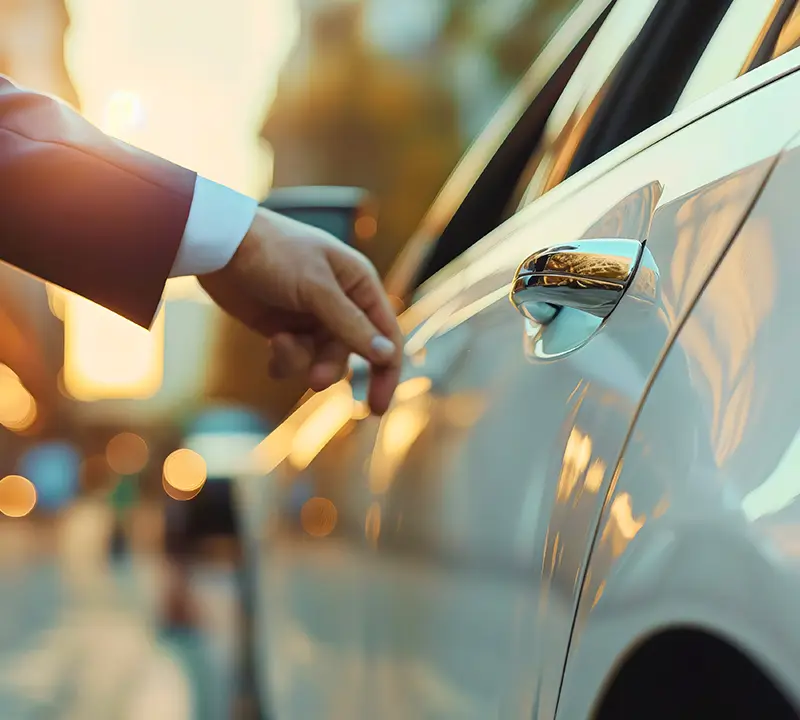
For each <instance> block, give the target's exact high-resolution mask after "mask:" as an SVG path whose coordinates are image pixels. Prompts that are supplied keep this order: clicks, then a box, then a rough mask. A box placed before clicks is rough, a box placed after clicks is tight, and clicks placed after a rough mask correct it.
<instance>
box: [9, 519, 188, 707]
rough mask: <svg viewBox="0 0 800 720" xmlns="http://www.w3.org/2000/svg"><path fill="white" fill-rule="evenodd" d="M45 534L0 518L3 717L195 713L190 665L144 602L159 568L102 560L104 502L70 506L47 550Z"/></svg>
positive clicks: (151, 589)
mask: <svg viewBox="0 0 800 720" xmlns="http://www.w3.org/2000/svg"><path fill="white" fill-rule="evenodd" d="M43 535H46V532H43V531H42V530H41V529H37V528H34V527H32V526H31V525H30V524H28V523H26V522H24V521H23V522H3V523H2V526H0V548H2V550H1V551H0V707H2V708H3V717H8V718H14V719H15V720H28V718H30V719H31V720H34V718H35V719H36V720H41V719H42V718H48V719H49V718H53V719H54V720H162V718H163V720H194V718H195V713H194V711H193V708H192V688H191V685H190V682H189V679H188V677H187V673H186V671H185V669H184V668H183V667H182V664H181V661H180V659H179V658H178V657H177V655H176V653H174V652H172V651H171V650H170V649H169V648H168V646H166V645H165V644H164V643H162V642H159V639H158V638H157V636H156V632H155V627H154V624H153V618H152V612H151V611H150V610H151V609H150V608H148V607H147V605H148V604H149V603H148V602H147V600H148V596H149V595H151V594H152V592H153V588H155V587H157V585H158V577H157V571H156V568H155V567H154V566H151V567H148V565H147V564H146V563H140V562H137V561H135V560H134V561H133V562H132V563H131V564H130V565H129V566H128V567H127V568H126V567H122V568H113V567H112V566H111V565H110V564H109V563H108V562H107V561H106V559H105V557H104V552H105V549H107V547H108V545H107V542H104V541H105V540H107V537H108V516H107V513H106V512H105V511H104V508H103V507H102V506H101V505H92V504H90V503H86V504H82V505H78V506H76V507H74V508H71V509H70V513H69V515H68V516H67V517H66V518H64V519H63V521H59V526H58V528H57V532H56V537H55V542H53V543H52V547H51V548H45V549H43V547H42V536H43ZM148 584H149V585H151V587H150V588H148V587H146V586H147V585H148ZM132 589H133V590H135V592H132ZM148 589H149V590H150V592H148Z"/></svg>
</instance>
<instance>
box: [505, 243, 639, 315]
mask: <svg viewBox="0 0 800 720" xmlns="http://www.w3.org/2000/svg"><path fill="white" fill-rule="evenodd" d="M643 247H644V246H643V245H642V243H641V242H639V241H638V240H624V239H613V238H612V239H598V240H579V241H577V242H574V243H571V244H567V245H557V246H554V247H549V248H546V249H544V250H539V251H537V252H535V253H534V254H533V255H531V256H530V257H529V258H528V259H527V260H525V262H523V263H522V265H520V266H519V269H518V270H517V272H516V275H515V276H514V283H513V285H512V289H511V302H512V303H513V304H514V306H515V307H516V308H517V309H518V310H519V311H520V312H521V313H522V314H523V315H524V316H525V317H527V318H528V319H530V320H532V321H534V322H536V323H539V324H542V325H546V324H547V323H549V322H551V321H552V320H553V319H554V318H555V317H556V315H557V314H558V313H559V311H560V310H561V309H562V308H573V309H575V310H580V311H582V312H586V313H589V314H590V315H594V316H595V317H599V318H603V319H605V318H606V317H608V316H609V315H610V314H611V311H612V310H613V309H614V308H615V307H616V305H617V303H618V302H619V301H620V298H621V297H622V296H623V294H624V293H625V290H626V289H627V288H628V285H629V284H630V281H631V279H632V278H633V276H634V273H635V271H636V267H637V265H638V263H639V260H640V259H641V257H642V250H643Z"/></svg>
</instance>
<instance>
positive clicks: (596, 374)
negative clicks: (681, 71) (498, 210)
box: [366, 63, 800, 718]
mask: <svg viewBox="0 0 800 720" xmlns="http://www.w3.org/2000/svg"><path fill="white" fill-rule="evenodd" d="M764 69H766V68H764ZM791 70H793V67H792V66H791V63H787V64H786V65H785V66H781V67H777V66H776V67H772V68H770V69H769V72H759V71H758V70H756V71H754V72H753V73H751V74H749V75H746V76H744V77H742V78H741V79H740V80H737V81H736V82H735V83H733V84H732V85H730V86H729V87H727V88H725V92H724V93H722V94H717V95H712V96H710V97H708V98H705V99H704V100H700V101H699V102H698V103H695V104H694V105H692V106H690V107H689V108H687V109H686V110H685V111H683V112H682V113H680V114H678V115H675V116H673V117H671V118H669V119H668V120H666V121H665V122H663V123H661V124H660V125H659V126H657V127H655V128H653V129H652V130H651V131H649V132H648V133H647V134H646V135H645V136H642V137H638V138H635V139H634V140H632V141H631V142H630V143H628V144H627V145H625V146H624V147H623V148H621V149H620V150H619V151H617V152H616V153H614V154H612V155H611V156H609V157H606V158H604V159H602V160H600V161H598V163H596V164H595V165H594V166H591V167H590V168H588V169H587V170H585V171H584V172H582V173H579V174H578V175H576V176H575V177H574V178H573V179H572V180H570V181H567V182H565V183H564V184H562V185H561V186H559V187H557V188H556V189H555V190H553V191H552V192H550V193H548V194H547V195H544V196H543V197H542V198H541V199H540V200H538V201H536V202H534V203H533V204H532V205H530V206H529V207H528V208H527V209H526V210H525V211H523V212H522V213H521V214H520V215H519V216H518V217H517V218H515V220H514V221H513V222H511V223H509V224H508V226H504V227H502V228H500V229H499V230H498V231H497V233H495V236H494V237H489V238H487V239H486V240H485V241H484V242H482V243H481V244H479V245H478V246H476V247H475V248H474V249H473V250H472V251H470V252H468V253H467V254H466V255H465V256H464V257H463V258H461V259H460V260H459V261H458V263H457V268H456V269H453V268H451V269H450V270H449V271H448V273H447V274H446V276H445V277H444V278H443V279H441V280H438V282H437V279H434V281H433V283H431V285H429V286H428V287H427V288H426V289H425V295H424V297H423V299H422V300H425V299H428V298H431V297H435V298H436V299H435V302H433V301H431V302H433V304H435V305H436V306H438V307H439V308H443V309H441V310H440V311H439V312H438V313H437V314H435V315H434V316H432V318H431V319H430V320H429V321H428V325H429V326H430V328H429V329H426V326H425V325H423V328H422V329H420V330H419V331H418V335H417V336H416V337H417V338H419V337H421V338H422V339H421V340H419V341H417V342H415V338H413V337H412V339H411V340H410V347H409V348H408V352H409V355H410V357H411V362H413V361H414V360H415V359H416V361H417V362H418V363H419V367H420V368H421V369H422V370H421V373H420V374H421V375H423V376H424V375H425V368H426V367H430V368H431V371H432V373H431V374H433V372H434V371H435V372H436V375H437V376H436V377H434V378H432V382H431V385H430V389H429V390H428V391H427V392H425V393H422V394H417V395H415V396H414V397H410V398H408V399H406V400H404V399H403V398H402V397H401V400H400V401H399V402H398V403H397V404H396V406H395V407H394V408H393V410H392V411H391V413H390V414H389V416H388V417H387V418H385V419H384V421H383V423H382V425H381V427H380V429H379V432H378V437H377V441H376V443H375V450H374V452H373V454H372V457H371V460H370V465H369V469H368V472H367V478H366V482H367V485H368V487H369V488H370V490H371V491H372V493H373V496H374V501H373V502H374V503H375V504H374V505H373V506H372V508H371V509H370V511H369V512H370V513H371V514H372V517H373V519H372V522H371V527H373V528H375V527H376V526H377V525H378V523H377V521H376V520H375V518H380V524H379V526H380V533H379V537H378V541H377V542H375V543H374V545H375V548H376V553H375V556H374V558H373V563H374V565H373V567H372V569H371V570H370V571H369V576H370V577H372V578H374V579H375V581H376V582H381V581H382V582H385V583H386V584H387V587H386V590H385V593H384V596H383V597H381V599H380V600H378V599H375V600H374V601H373V602H371V603H368V609H369V612H370V617H371V618H372V623H371V624H370V625H369V629H368V631H367V632H368V634H369V636H370V638H371V640H370V642H371V643H373V644H375V645H377V646H381V645H383V649H382V652H380V653H377V654H378V656H379V657H380V656H381V655H383V653H384V652H386V651H387V649H388V654H389V655H390V656H393V657H395V658H403V657H404V658H405V661H404V663H403V664H401V667H409V665H410V666H412V667H413V666H414V665H415V664H418V666H419V667H422V668H425V673H424V674H425V675H426V676H427V677H428V678H429V679H428V682H430V683H433V682H434V679H435V680H436V683H437V692H440V693H441V696H440V699H438V700H435V699H434V695H433V692H432V691H431V694H430V695H429V696H428V699H427V701H426V704H424V705H422V711H423V714H424V716H426V717H437V716H448V717H475V718H479V717H490V716H502V717H525V716H527V713H528V712H530V708H531V707H534V708H535V715H536V716H537V717H552V716H553V714H554V712H555V705H556V700H557V695H558V687H559V683H560V678H561V675H562V671H563V665H564V660H565V656H566V650H567V647H568V643H569V637H570V633H571V629H572V623H573V618H574V616H575V608H576V605H577V600H578V594H579V592H580V588H581V586H582V583H583V579H584V578H583V573H584V570H585V567H586V560H587V557H588V551H589V545H590V542H591V540H592V538H593V534H594V530H595V527H596V525H597V521H598V518H599V515H600V511H601V507H602V503H603V500H604V498H605V495H606V492H607V490H608V488H609V486H610V484H611V483H612V482H613V477H612V470H613V468H614V467H615V461H616V458H617V456H618V454H619V452H620V450H621V447H622V444H623V442H624V439H625V437H626V434H627V431H628V428H629V426H630V422H631V420H632V418H633V414H634V412H635V410H636V408H637V407H638V404H639V401H640V398H641V396H642V393H643V392H644V389H645V386H646V383H647V379H648V377H649V376H650V374H651V372H652V370H653V368H654V366H655V363H656V361H657V359H658V357H659V355H660V353H661V352H662V351H663V349H664V347H665V343H666V342H667V341H668V339H669V337H670V334H671V332H672V330H673V329H674V327H675V324H676V322H678V321H679V319H680V318H681V317H682V315H683V314H684V313H685V312H686V311H687V310H688V309H689V308H690V307H691V304H692V302H693V301H694V299H695V298H696V296H697V293H698V292H699V291H700V289H701V288H702V286H703V284H704V282H705V280H706V279H707V277H708V276H709V274H710V273H711V272H712V271H713V269H714V267H715V265H716V263H717V262H718V260H719V258H720V256H721V254H722V252H723V250H724V248H725V247H726V245H727V242H728V240H729V239H730V238H731V237H732V235H733V234H734V233H735V232H736V231H737V229H738V227H739V226H740V224H741V223H742V221H743V220H744V218H745V217H746V214H747V212H748V209H749V208H750V207H751V206H752V203H753V202H754V200H755V199H756V198H757V196H758V193H759V190H760V188H761V187H762V185H763V183H764V181H765V179H766V178H767V176H768V174H769V171H770V169H771V167H772V165H773V163H774V159H775V157H776V156H777V154H778V152H779V151H780V150H781V148H782V146H783V145H784V144H785V143H786V142H787V141H788V140H789V139H790V138H791V137H792V136H793V135H794V133H795V132H796V131H797V130H798V129H800V123H798V121H797V119H795V118H793V117H791V116H788V117H781V114H782V113H780V112H779V111H778V109H779V108H781V107H787V106H789V105H790V102H791V99H792V98H793V97H796V94H797V92H798V91H800V77H798V75H797V74H794V73H791V72H790V71H791ZM787 72H788V73H789V74H787V75H785V76H783V77H781V75H783V73H787ZM581 238H583V239H586V240H588V241H593V240H603V241H606V242H604V243H603V244H602V245H600V244H599V243H596V244H595V245H594V247H599V249H598V250H597V251H594V250H592V245H591V244H590V243H589V242H587V243H586V244H582V243H580V242H576V240H577V239H581ZM625 240H632V241H634V242H636V243H642V244H643V245H644V249H643V250H642V254H641V262H640V265H639V267H638V269H637V271H636V274H635V276H634V279H633V282H632V283H631V285H630V286H629V289H628V292H627V293H626V294H624V295H623V296H622V298H621V300H619V303H618V304H617V305H616V307H615V308H614V310H613V312H612V313H611V314H610V315H608V316H607V317H606V318H604V319H603V320H601V319H600V318H598V316H597V315H595V314H592V313H591V312H586V310H585V308H584V307H583V306H582V302H583V301H582V300H580V299H579V297H584V293H586V291H587V288H585V287H583V286H584V285H586V284H588V281H589V279H591V278H586V277H583V276H581V277H578V278H574V277H572V276H570V277H569V278H568V280H569V281H570V282H568V283H566V284H565V285H564V287H563V290H564V292H565V297H566V296H569V297H570V298H572V297H574V300H567V301H566V302H565V304H564V305H562V306H561V307H562V309H561V311H560V312H559V314H558V315H556V316H555V318H553V319H552V320H549V322H546V323H545V324H539V323H537V322H536V321H537V320H538V319H540V316H538V315H537V314H536V311H535V310H534V311H531V312H527V313H526V315H521V314H520V313H518V312H516V310H515V308H513V307H512V306H511V304H509V303H508V302H507V301H506V296H507V294H508V292H509V290H510V289H511V290H513V286H511V285H510V281H512V280H513V278H514V273H515V269H516V268H517V266H518V265H519V264H520V263H525V261H526V260H528V259H529V258H532V259H534V260H537V259H539V258H534V256H536V253H537V252H538V251H541V250H543V249H544V250H547V249H548V248H555V251H554V254H555V255H556V256H557V259H558V260H559V261H560V264H559V262H556V263H555V264H556V266H557V267H560V268H561V272H569V273H573V272H574V270H573V268H576V267H577V268H579V267H580V266H581V265H583V264H585V266H586V267H587V268H589V270H590V271H591V273H595V274H600V275H601V277H605V273H604V271H603V263H602V262H600V263H599V264H598V262H597V258H596V256H594V253H595V252H596V253H597V255H600V256H602V257H603V258H604V259H605V260H606V261H607V262H609V264H614V263H617V262H619V263H621V264H623V265H624V263H625V262H626V260H627V258H628V257H629V256H628V255H627V253H626V249H625V248H626V246H627V243H624V242H623V241H625ZM563 246H567V247H568V248H570V249H571V250H570V251H566V250H564V247H563ZM573 250H574V252H573ZM569 254H572V255H573V259H572V261H570V259H569V258H567V260H566V261H564V260H563V256H565V255H569ZM559 255H561V256H562V257H558V256H559ZM530 267H531V269H532V270H536V269H537V268H538V267H540V266H539V265H537V264H536V262H535V261H532V262H531V266H530ZM545 267H546V266H545ZM564 268H567V269H568V270H564ZM591 273H590V274H591ZM554 274H557V273H554ZM559 287H561V286H559ZM542 297H547V294H546V293H540V294H539V296H538V298H539V299H541V298H542ZM524 302H525V299H524V298H522V297H520V303H521V304H522V303H524ZM555 304H556V305H558V303H555ZM521 309H523V310H526V308H525V307H524V305H523V306H522V308H521ZM454 346H455V347H456V348H457V350H456V352H457V353H458V359H457V360H456V361H453V360H452V359H451V358H452V355H453V353H454ZM459 346H460V347H459ZM440 356H441V357H445V358H447V360H446V361H445V362H444V365H445V366H446V370H445V371H441V370H439V367H440V366H439V358H440ZM417 385H420V384H419V383H417ZM375 532H376V531H375V530H373V534H374V533H375ZM379 638H381V640H379ZM398 676H399V677H400V678H402V680H401V681H398ZM392 681H393V683H395V684H397V683H398V682H400V683H401V684H402V685H403V689H404V691H403V692H400V691H398V690H395V692H396V693H397V696H399V697H405V698H409V697H414V696H417V697H419V696H420V695H421V694H422V693H423V690H422V688H421V684H422V683H421V681H420V680H416V679H414V677H413V675H412V674H411V672H410V671H407V672H406V673H402V672H398V673H397V674H396V675H394V676H393V677H392ZM377 694H378V691H376V695H377ZM407 702H408V701H407ZM437 702H438V703H441V704H437ZM372 707H373V708H374V709H375V710H376V711H377V710H378V709H380V711H381V712H382V713H386V712H387V707H385V706H382V705H380V704H379V703H378V702H377V700H376V704H374V705H373V706H372ZM413 710H418V708H417V707H414V706H413V705H409V704H406V705H405V707H404V710H403V712H412V711H413ZM382 716H384V717H388V716H389V715H386V714H383V715H382ZM406 716H407V715H406Z"/></svg>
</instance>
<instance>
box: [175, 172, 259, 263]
mask: <svg viewBox="0 0 800 720" xmlns="http://www.w3.org/2000/svg"><path fill="white" fill-rule="evenodd" d="M257 206H258V203H257V202H256V201H255V200H254V199H253V198H251V197H248V196H247V195H242V194H241V193H238V192H236V191H235V190H231V189H230V188H228V187H225V186H224V185H220V184H219V183H215V182H213V181H212V180H207V179H206V178H204V177H201V176H200V175H198V176H197V180H196V181H195V185H194V197H193V199H192V205H191V208H190V209H189V219H188V220H187V221H186V229H185V230H184V232H183V239H182V240H181V245H180V248H179V249H178V255H177V257H176V258H175V263H174V264H173V266H172V272H170V274H169V276H170V277H171V278H174V277H185V276H187V275H205V274H206V273H211V272H214V271H216V270H221V269H222V268H224V267H225V266H226V265H227V264H228V263H229V262H230V260H231V258H232V257H233V255H234V253H235V252H236V250H237V249H238V247H239V245H240V244H241V242H242V240H243V239H244V236H245V235H246V234H247V231H248V230H249V229H250V225H251V224H252V223H253V218H254V217H255V214H256V207H257Z"/></svg>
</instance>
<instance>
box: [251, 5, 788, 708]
mask: <svg viewBox="0 0 800 720" xmlns="http://www.w3.org/2000/svg"><path fill="white" fill-rule="evenodd" d="M798 44H800V10H798V7H797V3H796V2H795V0H778V2H773V0H616V2H612V1H611V0H585V1H584V2H583V3H581V4H580V5H579V6H578V8H577V9H576V10H574V12H573V13H572V14H571V16H570V17H569V18H568V20H567V21H566V22H565V23H564V24H563V25H562V27H561V28H560V29H559V31H558V32H557V33H556V35H555V37H554V39H553V40H552V41H551V42H550V44H549V45H548V46H547V47H546V49H545V50H544V52H543V53H542V54H541V56H540V57H539V59H538V60H537V61H536V63H535V64H534V65H533V67H532V68H531V70H530V72H529V73H528V74H527V76H526V77H525V78H524V80H523V81H522V83H521V85H520V87H519V88H518V89H517V91H516V92H515V93H514V94H513V95H512V96H511V97H510V98H509V100H508V101H507V104H506V105H505V106H504V107H503V108H502V109H501V110H500V113H499V115H498V118H497V120H496V121H495V122H494V123H493V124H492V125H491V126H490V127H489V128H488V129H487V130H486V132H485V134H484V135H483V136H482V137H481V138H480V139H479V140H478V142H477V143H476V144H475V146H474V147H473V149H472V150H471V151H470V153H469V154H468V155H467V157H466V158H465V160H464V161H463V163H462V164H461V165H460V166H459V168H458V169H457V170H456V172H455V173H454V175H453V177H452V178H451V180H450V181H449V182H448V185H447V186H446V187H445V189H444V190H443V192H442V193H441V195H440V197H439V199H438V200H437V202H436V204H435V205H434V207H433V208H432V210H431V212H430V214H429V215H428V217H427V218H426V219H425V221H424V223H423V226H422V227H421V228H420V231H419V233H418V234H417V236H416V237H415V238H412V239H411V241H410V242H409V244H408V246H407V248H406V250H405V251H404V253H403V255H402V257H401V258H400V260H399V262H398V265H397V267H396V268H395V270H394V271H393V272H392V274H391V276H390V277H389V279H388V281H387V282H388V286H389V289H390V291H391V292H392V293H394V294H395V295H397V296H398V297H400V298H405V299H407V300H409V302H408V306H407V309H406V310H405V311H404V313H403V314H402V317H401V321H402V323H403V325H404V328H405V329H406V331H407V333H408V341H407V346H406V355H407V363H406V368H405V378H404V381H403V383H402V385H401V386H400V388H399V391H398V395H397V398H396V401H395V403H394V405H393V407H392V409H391V411H390V412H389V413H388V414H387V415H386V416H385V417H384V418H382V419H380V420H378V419H376V418H372V417H368V416H367V413H365V412H364V410H363V403H362V402H361V401H362V400H363V394H364V388H365V375H364V368H363V367H362V366H360V365H358V364H354V370H353V374H352V377H351V378H350V379H349V380H348V381H347V382H342V383H339V384H337V385H335V386H333V387H332V388H330V389H329V390H327V391H325V392H323V393H319V394H317V395H314V396H313V397H310V398H308V399H307V400H306V401H305V402H304V403H303V404H302V405H301V406H300V407H299V408H298V409H297V411H296V412H295V413H294V414H293V415H292V416H290V417H289V418H288V419H287V420H286V422H285V423H284V424H283V425H281V426H279V427H278V428H277V429H276V430H275V431H274V432H273V433H272V434H271V435H270V436H269V437H268V438H267V439H266V440H265V441H264V443H262V445H261V446H260V448H259V452H260V453H261V455H260V457H261V462H262V468H263V471H264V472H269V477H270V480H269V483H268V487H269V493H268V494H269V498H268V499H264V500H263V501H262V502H261V503H260V504H258V505H257V507H256V506H254V505H253V504H252V498H251V501H250V502H249V508H247V511H248V512H249V513H250V515H249V517H250V522H249V525H248V528H249V530H248V532H249V533H250V539H251V541H256V542H257V546H258V551H257V553H256V554H255V557H254V559H253V560H252V562H254V563H257V568H258V587H257V591H256V592H257V602H258V617H257V622H258V635H257V640H258V645H259V653H260V654H259V662H260V679H261V681H262V688H261V689H262V693H263V697H262V700H263V704H264V714H265V716H268V717H272V718H274V719H275V720H317V719H319V720H333V719H334V718H346V719H347V720H427V719H430V720H450V719H452V720H490V719H496V718H503V719H505V718H509V719H513V720H523V719H524V720H530V719H531V718H535V719H537V720H552V719H553V718H558V720H584V719H585V718H589V717H597V718H602V719H604V720H605V719H610V718H613V719H615V720H617V719H619V718H631V719H635V720H640V719H642V720H650V719H652V718H671V719H679V720H685V719H687V718H709V717H713V716H718V717H725V718H756V719H757V720H775V719H777V718H789V717H796V716H797V713H796V710H795V708H800V502H796V501H795V500H796V498H800V435H798V428H800V390H798V387H800V385H799V384H798V382H797V377H796V376H793V375H792V374H791V373H792V372H793V370H792V368H795V369H796V368H797V365H798V363H800V356H798V355H797V354H796V353H798V352H800V281H799V280H798V276H797V275H796V274H795V273H796V272H797V271H798V268H800V49H794V48H795V46H796V45H798ZM793 377H794V379H792V378H793ZM254 507H255V508H256V510H254ZM259 512H260V513H261V514H260V515H259ZM254 567H255V566H254Z"/></svg>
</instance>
